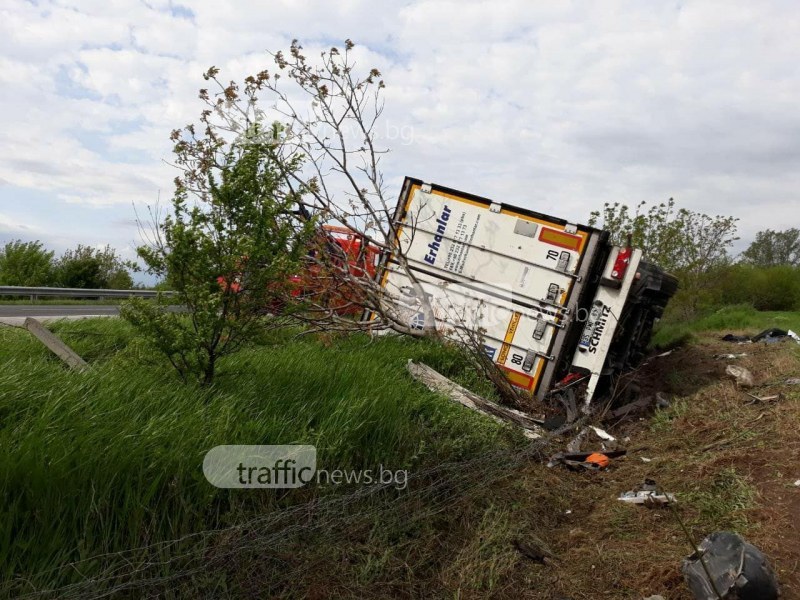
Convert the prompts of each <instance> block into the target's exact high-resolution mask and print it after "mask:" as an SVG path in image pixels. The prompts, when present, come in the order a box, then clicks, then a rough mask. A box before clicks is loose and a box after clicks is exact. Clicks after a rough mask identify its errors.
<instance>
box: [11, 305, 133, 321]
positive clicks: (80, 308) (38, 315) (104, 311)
mask: <svg viewBox="0 0 800 600" xmlns="http://www.w3.org/2000/svg"><path fill="white" fill-rule="evenodd" d="M117 315H119V306H117V305H111V304H96V305H95V304H72V305H64V306H60V305H56V304H5V305H0V323H2V324H5V325H16V326H21V325H22V324H23V323H24V322H25V319H26V317H33V318H34V319H38V320H39V321H53V320H56V319H87V318H91V317H116V316H117Z"/></svg>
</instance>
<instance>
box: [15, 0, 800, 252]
mask: <svg viewBox="0 0 800 600" xmlns="http://www.w3.org/2000/svg"><path fill="white" fill-rule="evenodd" d="M3 6H4V7H3V8H0V85H2V86H3V88H4V89H5V90H12V91H11V93H5V94H3V96H2V97H1V98H0V110H1V111H2V115H3V117H2V118H3V127H2V128H0V182H4V185H13V186H17V187H20V188H27V189H33V190H39V191H44V192H46V193H48V194H52V195H53V197H54V198H60V199H61V200H62V201H63V202H70V203H73V206H80V205H96V206H97V205H107V204H110V205H115V204H116V205H118V206H119V208H118V216H120V217H121V218H124V217H128V216H130V210H131V209H130V204H131V203H132V202H143V201H144V202H152V201H153V200H154V199H155V197H156V196H157V194H158V190H162V193H167V194H168V193H169V191H170V190H171V180H172V177H173V176H174V173H173V172H172V171H171V169H170V168H169V167H168V166H166V165H165V164H164V163H163V161H162V159H164V158H168V157H169V151H170V143H169V140H168V134H169V131H170V129H172V128H174V127H180V126H182V125H184V124H185V123H187V122H188V121H189V120H192V119H194V117H196V115H197V113H198V111H199V110H200V108H201V107H200V105H199V103H198V101H197V99H196V94H197V89H198V88H199V87H202V86H203V85H204V82H203V81H202V78H201V74H202V72H203V71H204V70H205V69H206V68H207V67H208V66H210V65H211V64H214V65H216V66H218V67H220V68H221V69H222V76H223V77H224V78H228V77H230V78H235V79H239V80H240V79H241V78H242V77H243V76H244V75H245V74H247V73H249V72H252V71H254V70H258V69H261V68H264V67H266V68H269V67H271V66H272V63H271V61H270V59H269V57H268V56H267V55H266V54H265V52H264V51H265V50H267V49H273V50H274V49H279V48H282V47H283V48H285V47H286V46H287V45H288V42H289V40H290V39H291V38H293V37H297V38H299V39H301V41H303V42H304V44H305V45H306V47H307V48H308V49H309V54H311V55H313V54H314V52H312V51H311V49H312V48H313V49H317V48H322V47H327V46H328V45H330V44H332V43H341V41H342V40H343V39H344V38H346V37H351V38H353V39H354V40H355V41H356V42H359V43H360V44H361V45H360V46H358V47H357V49H358V52H359V53H360V55H359V62H360V63H361V64H362V65H364V66H372V65H375V66H377V67H379V68H380V69H381V70H382V71H383V72H384V75H385V78H386V81H387V83H388V85H389V87H388V88H387V90H386V92H387V94H386V95H387V110H386V113H385V115H386V127H387V128H388V130H389V131H395V132H400V131H402V132H403V136H402V139H396V140H395V141H394V142H393V144H392V150H393V152H392V154H391V155H390V156H389V157H388V159H387V162H386V165H387V169H388V171H387V176H388V179H389V180H390V181H393V182H395V183H397V182H399V181H400V178H401V176H402V175H405V174H409V175H414V176H418V177H422V178H424V179H427V180H430V181H435V182H438V183H442V184H445V185H449V186H451V187H456V188H462V189H466V190H469V191H472V192H474V193H479V194H483V195H487V196H491V197H494V198H499V199H502V200H503V201H507V202H511V203H518V204H522V205H525V206H528V207H530V208H534V209H537V210H540V211H542V212H548V211H550V212H556V213H558V214H561V215H564V216H567V217H568V218H571V219H574V220H586V218H587V217H588V213H589V212H590V211H591V210H593V209H596V208H598V207H600V206H601V205H602V203H603V202H604V201H623V202H628V203H636V202H638V201H639V200H642V199H646V200H651V201H660V200H663V199H666V198H667V197H670V196H673V197H675V198H676V199H677V201H678V203H679V204H680V205H681V206H687V207H688V208H692V209H695V210H702V211H706V212H712V213H723V214H734V215H736V216H739V217H741V218H742V223H741V229H742V235H743V237H752V235H753V234H754V233H755V231H757V230H758V229H761V228H765V227H773V228H775V227H782V226H786V227H788V226H792V225H794V226H797V225H800V209H798V208H797V207H798V206H800V202H798V200H799V198H798V195H800V191H798V190H799V189H800V187H799V186H798V183H800V181H798V179H800V175H798V173H800V169H799V168H798V167H800V113H798V111H797V109H796V106H797V102H798V98H800V77H798V72H797V67H796V64H795V62H796V60H795V58H796V56H797V55H798V51H800V20H798V19H797V17H796V14H797V13H796V8H795V5H794V4H793V3H791V2H762V3H751V2H745V1H743V0H742V1H739V2H730V1H725V2H705V1H704V2H699V1H694V2H680V3H675V2H651V3H639V2H625V1H612V2H603V3H577V2H575V3H570V2H548V1H544V0H541V1H538V2H528V1H523V0H505V1H498V2H495V3H493V4H492V5H491V6H489V5H487V4H486V3H484V2H469V1H463V0H462V1H455V0H421V1H416V2H404V3H395V2H388V1H378V2H367V1H366V0H347V1H343V2H339V3H312V2H306V1H291V2H290V1H288V0H284V1H276V2H271V3H269V5H263V6H261V7H259V6H258V5H253V4H252V3H250V4H246V3H221V2H217V1H214V2H212V1H210V0H197V1H195V2H192V3H186V5H185V7H181V6H178V5H176V4H175V3H172V2H170V1H168V0H159V1H158V2H148V3H144V2H138V1H133V0H114V1H107V0H81V1H80V2H78V1H69V0H53V1H51V2H42V3H39V4H38V5H34V4H32V3H27V2H21V1H12V2H11V3H9V2H8V1H7V2H6V3H5V4H4V5H3ZM190 13H191V14H190ZM409 141H410V142H411V143H407V142H409ZM0 190H2V187H1V186H0ZM74 203H78V204H74ZM32 210H33V209H32ZM777 215H780V219H779V220H778V221H777V222H776V216H777ZM35 217H36V215H35V214H32V217H31V218H32V220H34V219H35ZM129 241H130V240H128V239H125V240H123V242H122V243H125V244H127V243H128V242H129ZM92 243H94V242H92Z"/></svg>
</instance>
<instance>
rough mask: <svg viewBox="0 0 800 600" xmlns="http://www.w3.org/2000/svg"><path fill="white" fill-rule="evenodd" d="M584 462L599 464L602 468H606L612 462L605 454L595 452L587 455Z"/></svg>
mask: <svg viewBox="0 0 800 600" xmlns="http://www.w3.org/2000/svg"><path fill="white" fill-rule="evenodd" d="M584 462H587V463H591V464H593V465H597V466H598V467H599V468H601V469H605V468H606V467H607V466H608V465H609V464H610V463H611V459H610V458H608V457H607V456H606V455H605V454H600V453H599V452H594V453H592V454H590V455H589V456H587V457H586V460H585V461H584Z"/></svg>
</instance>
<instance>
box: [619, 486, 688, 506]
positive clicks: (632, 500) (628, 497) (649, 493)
mask: <svg viewBox="0 0 800 600" xmlns="http://www.w3.org/2000/svg"><path fill="white" fill-rule="evenodd" d="M617 500H619V501H620V502H625V503H626V504H644V505H646V506H659V505H662V504H669V503H670V502H677V500H676V499H675V494H669V493H666V494H659V493H656V492H655V491H653V490H639V491H638V492H625V493H624V494H621V495H620V496H619V498H617Z"/></svg>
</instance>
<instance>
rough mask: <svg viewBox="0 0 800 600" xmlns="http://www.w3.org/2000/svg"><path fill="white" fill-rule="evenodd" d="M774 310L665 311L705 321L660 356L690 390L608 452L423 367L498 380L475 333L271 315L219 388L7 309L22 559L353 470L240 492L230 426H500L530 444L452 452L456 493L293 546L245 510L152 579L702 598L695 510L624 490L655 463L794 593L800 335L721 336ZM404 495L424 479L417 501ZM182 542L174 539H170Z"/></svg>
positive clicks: (120, 542)
mask: <svg viewBox="0 0 800 600" xmlns="http://www.w3.org/2000/svg"><path fill="white" fill-rule="evenodd" d="M767 327H781V328H784V329H794V330H795V331H797V329H798V328H800V314H799V313H773V314H765V313H755V312H754V311H748V310H746V309H742V308H738V307H734V308H731V309H726V310H724V311H721V312H718V313H716V315H712V316H710V317H706V318H705V319H703V320H701V321H699V322H697V323H692V324H684V325H681V326H669V325H665V326H664V327H663V328H662V330H661V331H660V332H659V333H658V335H657V338H656V339H657V340H658V339H661V340H662V341H664V340H670V338H671V339H672V341H674V340H675V339H678V338H679V337H681V336H683V337H687V336H686V334H687V333H688V334H690V335H691V337H692V339H693V342H692V343H691V344H688V345H686V346H685V347H683V348H681V349H679V350H677V351H676V352H674V353H673V354H672V355H670V356H669V357H667V358H665V359H658V360H656V361H653V362H652V363H651V366H650V367H649V369H650V370H645V371H644V372H643V373H642V377H643V378H644V380H645V381H647V382H648V384H650V385H655V386H659V387H660V389H662V390H663V391H666V392H667V393H669V394H671V395H673V397H674V401H673V404H672V407H671V408H669V409H668V410H666V411H660V412H658V413H657V414H656V415H655V418H654V419H653V420H651V421H637V422H634V423H628V424H620V425H618V426H617V427H616V430H615V432H616V434H617V435H618V436H620V437H622V436H624V435H628V436H630V438H631V440H630V442H629V443H628V444H627V447H628V448H629V456H628V457H627V458H625V459H623V460H618V461H615V462H614V464H613V465H612V467H611V469H610V470H608V471H607V472H604V473H597V474H585V473H584V474H577V473H570V472H567V471H564V470H561V469H547V468H545V467H544V466H543V465H542V464H541V463H540V462H539V461H538V460H533V461H527V462H525V463H523V464H522V465H520V464H519V463H517V462H514V461H513V460H512V459H510V458H508V457H511V456H513V454H514V453H515V452H516V450H515V448H517V447H518V446H517V443H518V438H516V437H515V436H512V435H510V434H509V433H508V432H507V431H505V430H502V429H501V428H498V427H497V426H496V425H494V424H493V423H491V422H489V421H487V420H485V419H483V418H482V417H480V416H478V415H475V414H472V413H470V412H469V411H466V410H462V409H460V408H459V407H455V406H451V405H450V404H448V403H447V401H444V400H442V399H440V398H438V397H436V396H434V395H433V394H429V393H428V392H426V391H425V390H424V389H423V388H421V387H420V386H419V385H417V384H415V383H414V382H412V381H411V380H410V379H409V378H408V377H407V376H406V374H405V372H404V364H405V361H406V360H407V359H408V358H415V359H420V360H423V361H425V362H427V363H428V364H430V365H431V366H434V367H435V368H437V369H439V370H440V371H442V372H444V373H446V374H448V375H450V376H452V377H454V378H456V379H459V380H460V381H461V382H462V383H464V384H465V385H467V386H468V387H472V388H473V389H476V390H477V391H485V387H484V386H485V384H484V383H483V382H482V381H480V379H479V377H478V376H477V375H476V374H475V373H473V372H471V371H469V369H467V368H466V366H465V363H464V362H463V360H462V359H461V358H460V357H459V356H458V354H457V353H455V352H452V351H450V350H447V349H443V348H441V347H438V346H435V345H433V344H430V343H425V342H415V341H411V340H403V339H383V340H378V341H375V342H369V341H368V340H367V339H365V338H360V337H358V338H353V339H349V340H333V341H321V340H318V339H311V338H309V339H299V340H297V339H289V338H284V339H279V338H273V339H267V340H264V341H263V344H262V345H261V346H258V347H254V348H251V349H248V350H246V351H245V352H243V353H242V354H241V355H239V356H237V357H234V358H231V359H229V360H228V361H227V362H226V363H225V364H224V365H223V368H222V376H221V378H220V379H219V381H218V384H217V385H216V387H215V389H214V390H212V391H205V390H200V389H198V388H196V387H192V386H189V387H185V386H182V385H180V384H178V383H177V381H176V380H175V378H174V377H173V375H172V374H171V373H170V372H169V371H168V370H166V369H165V368H164V367H163V365H162V364H161V363H160V361H158V360H157V359H156V358H155V357H152V356H150V355H148V353H147V352H146V350H145V349H143V348H142V347H141V346H140V345H139V343H138V341H137V340H136V339H135V338H133V337H132V334H131V332H130V330H128V329H127V327H126V326H125V325H124V324H123V323H121V322H119V321H110V320H91V321H82V322H71V323H62V324H58V325H55V326H54V328H55V329H56V330H57V332H58V333H59V335H61V336H62V337H63V338H64V339H65V341H67V342H69V343H70V344H71V345H72V346H73V347H74V348H75V349H76V350H77V351H78V352H79V353H80V354H81V355H82V356H84V357H85V358H87V360H88V361H89V362H90V363H91V364H92V365H93V369H92V371H91V372H90V373H86V374H80V375H79V374H74V373H69V372H68V371H66V370H65V369H64V368H63V367H62V365H61V364H60V363H58V362H57V360H56V359H54V358H51V357H50V356H48V354H47V352H46V350H44V348H42V347H41V346H39V345H38V344H37V343H34V342H33V341H32V340H31V339H30V338H29V337H27V335H26V334H25V333H24V332H22V331H19V330H9V329H0V364H2V370H0V418H2V421H0V426H1V427H2V429H0V443H2V447H3V448H5V449H6V452H5V454H4V458H3V459H2V460H1V461H0V481H2V482H3V491H2V492H3V509H2V510H3V513H2V521H0V531H1V532H2V534H3V535H2V538H1V539H0V556H1V557H2V565H3V569H4V576H5V577H6V578H7V577H9V575H10V574H11V573H12V572H13V573H15V574H16V575H17V576H18V577H19V576H23V577H25V578H30V579H32V583H31V584H24V585H23V584H16V587H15V588H14V589H15V590H16V591H26V590H33V589H36V588H40V587H42V586H44V587H49V586H52V585H59V584H64V583H66V582H68V581H80V580H81V578H82V575H81V573H83V574H85V575H89V576H91V575H92V574H93V569H100V566H99V563H97V564H95V563H93V562H92V561H89V562H87V563H81V565H79V568H80V569H71V568H63V565H66V564H68V563H69V562H72V561H74V560H76V559H81V558H87V557H91V556H95V555H97V554H99V553H102V552H106V551H116V550H121V549H125V548H130V547H135V546H138V545H142V544H146V543H152V542H154V541H158V540H161V539H172V538H175V537H179V536H180V535H183V534H186V533H188V532H192V531H199V530H204V529H209V528H212V527H226V526H228V525H232V524H236V523H240V522H241V521H242V520H246V519H249V518H251V517H252V516H253V515H259V514H265V513H268V512H269V511H272V510H275V509H276V508H281V507H285V506H287V505H291V504H297V503H298V502H304V501H306V500H309V499H311V498H313V497H314V496H316V495H318V494H319V493H322V494H325V493H330V490H327V491H325V490H323V491H320V490H317V489H313V490H312V489H306V490H303V491H301V492H299V493H298V494H290V495H289V496H286V497H279V496H277V495H275V494H272V493H261V492H252V491H232V492H221V491H219V490H216V489H214V488H211V487H210V486H208V485H207V484H206V482H205V481H204V480H203V479H202V474H201V473H200V470H199V464H200V461H201V460H202V456H203V454H204V452H205V451H206V450H207V449H208V448H210V447H212V446H214V445H216V444H220V443H245V444H257V443H313V444H316V445H317V446H318V448H319V450H320V455H321V457H320V462H321V464H322V465H323V466H328V467H334V466H335V467H342V468H348V467H354V468H362V467H369V466H375V465H379V464H383V465H385V466H387V467H389V468H392V469H399V468H408V469H410V470H411V472H412V473H414V472H419V471H424V470H425V469H428V468H430V467H432V466H434V465H437V464H441V463H448V462H450V461H456V462H458V461H475V460H476V457H480V456H483V455H486V454H487V452H488V451H489V450H490V449H496V448H497V447H500V448H504V449H506V454H504V455H501V457H500V458H501V459H502V460H498V461H497V463H494V464H492V463H488V464H485V463H483V462H482V463H480V466H481V468H482V469H483V470H482V471H480V472H474V470H473V471H471V472H468V473H465V472H462V471H453V472H448V473H446V474H444V475H441V476H437V481H438V482H439V483H440V487H438V488H436V495H433V494H428V495H425V494H423V493H419V490H414V489H413V486H412V489H410V490H409V491H407V492H402V493H398V494H390V496H389V497H388V498H385V497H384V498H381V499H380V502H381V503H384V505H382V506H381V507H378V503H379V500H378V499H372V500H370V499H368V500H366V501H364V502H354V503H353V504H352V505H348V507H347V510H346V511H343V512H346V513H347V516H348V517H350V520H348V521H346V522H345V521H343V522H342V523H341V524H339V525H337V518H332V519H331V522H330V523H327V522H326V521H325V519H321V521H322V523H321V525H322V528H321V529H315V530H313V531H308V532H305V531H303V532H300V533H299V534H294V535H296V536H297V537H296V538H295V537H292V535H293V534H289V535H287V536H286V538H287V540H288V541H287V545H286V547H284V548H282V549H278V550H273V549H272V548H271V547H270V546H269V545H258V544H255V545H253V543H252V542H253V538H252V537H248V536H247V535H245V534H244V533H242V532H237V533H236V536H239V537H235V536H234V535H233V534H231V536H233V539H234V542H235V543H234V544H233V547H234V548H236V549H241V550H240V551H239V550H237V554H235V555H234V557H233V558H232V559H231V561H230V564H227V563H224V564H223V567H222V568H220V566H219V563H218V562H215V563H214V569H212V570H211V571H210V572H209V573H202V572H201V573H199V574H198V573H196V572H195V573H189V572H187V573H188V575H187V576H186V577H183V578H179V579H176V580H174V581H173V580H167V581H161V582H158V581H157V582H155V583H152V582H151V583H150V584H148V585H150V586H151V587H150V588H147V590H148V591H151V592H152V591H157V592H162V593H164V591H165V590H173V593H175V594H177V593H180V592H183V593H187V594H194V595H198V594H199V595H209V594H210V595H214V596H217V597H226V596H229V597H241V596H243V595H248V594H250V595H252V594H261V595H265V594H266V595H270V594H289V595H293V596H295V597H325V596H326V595H330V594H333V595H340V596H343V597H389V596H396V595H398V594H400V595H413V594H416V595H426V596H435V597H450V598H452V597H461V598H469V597H475V598H478V597H486V596H487V595H494V596H496V597H530V598H550V597H555V596H554V594H555V595H556V596H557V595H558V594H562V595H565V596H568V597H571V598H576V599H577V598H597V597H613V598H641V597H644V596H647V595H650V594H655V593H661V594H664V595H665V597H667V598H669V599H670V600H673V599H675V598H683V597H686V592H685V588H684V587H683V583H682V581H681V577H680V572H679V565H680V560H681V558H682V557H683V556H684V555H685V554H686V553H687V542H686V541H685V540H684V539H683V537H682V532H681V529H680V527H679V525H678V524H677V522H676V521H675V519H674V518H672V516H671V515H670V514H669V513H668V512H665V511H649V510H647V509H639V508H635V507H628V506H625V505H622V504H620V503H618V502H616V500H615V498H616V496H617V495H618V494H619V493H620V492H623V491H625V490H627V489H631V488H633V487H634V486H636V485H637V484H638V483H640V482H641V481H642V479H643V478H644V477H653V478H655V479H656V480H657V481H658V482H659V484H660V485H662V486H663V487H664V489H668V490H670V491H673V492H675V493H677V494H678V498H679V503H680V504H679V510H680V514H681V515H682V518H683V519H684V520H685V521H686V523H687V525H688V526H689V528H690V530H691V532H692V535H693V536H695V538H696V539H699V538H701V537H703V536H704V535H706V534H708V533H710V532H711V531H714V530H717V529H723V528H725V529H733V530H737V531H741V532H742V533H744V534H746V535H748V536H749V537H750V538H751V539H752V540H753V541H754V542H756V543H757V544H759V545H760V546H761V547H762V548H763V549H764V550H765V551H766V552H767V553H768V555H769V556H770V557H771V558H772V560H773V562H774V564H775V566H776V567H777V570H778V573H779V576H780V577H781V579H782V580H783V581H784V585H785V590H784V591H785V592H786V591H787V589H786V585H787V583H788V590H789V592H790V593H791V591H792V590H793V591H794V592H795V593H800V587H798V585H800V581H798V577H800V575H798V573H797V571H796V569H794V567H793V565H795V564H796V563H797V561H798V560H800V548H798V545H797V542H796V539H800V535H796V534H797V533H798V532H797V526H798V524H797V523H796V519H795V516H794V515H796V511H797V510H798V509H800V504H798V502H796V501H793V500H792V498H793V496H791V494H792V493H793V492H794V490H793V489H792V488H791V482H792V481H793V480H794V479H796V478H797V477H798V475H797V473H796V456H797V452H798V445H797V444H798V442H797V435H796V422H797V419H798V418H800V394H798V389H797V388H792V387H786V386H781V381H782V380H783V379H784V378H785V377H789V376H794V377H797V376H800V351H798V347H796V346H795V345H794V344H781V345H779V346H762V345H752V346H748V347H746V348H745V349H744V350H742V347H738V346H731V345H730V344H724V343H721V342H718V341H714V340H713V338H714V337H718V333H717V332H720V333H727V332H728V331H737V332H738V331H743V330H744V331H747V332H749V333H756V332H758V331H760V330H762V329H765V328H767ZM708 332H713V333H711V334H709V333H708ZM741 351H746V352H747V353H748V357H746V358H744V359H742V360H741V364H742V365H744V366H747V367H748V368H750V369H751V370H752V371H753V372H754V374H755V375H756V378H757V383H758V384H759V385H762V386H763V387H762V388H760V389H758V390H756V393H757V394H759V395H767V394H773V393H778V392H780V393H781V394H782V398H781V400H780V401H779V402H774V403H769V404H759V403H754V404H747V403H746V402H747V397H745V396H743V395H742V394H741V393H740V392H739V391H737V390H736V388H735V387H734V385H733V384H732V383H731V382H730V381H729V380H728V379H727V378H725V376H724V367H725V362H724V361H715V360H713V359H712V358H711V356H712V355H713V354H715V353H718V352H741ZM562 447H563V442H559V443H557V444H556V445H555V448H554V449H555V450H558V449H562ZM641 457H645V458H649V459H651V462H649V463H645V462H643V461H641V460H640V458H641ZM503 461H507V463H506V462H503ZM470 464H473V463H470V462H467V465H470ZM511 467H513V468H511ZM429 483H430V482H429V481H428V482H426V485H427V484H429ZM415 494H417V495H415ZM398 499H400V500H403V499H406V500H405V503H404V504H398V505H397V506H399V508H393V506H394V504H392V502H395V503H397V502H398ZM339 516H342V517H343V516H345V515H344V514H342V515H339ZM309 518H310V516H309V515H305V513H304V514H303V516H302V517H298V519H300V520H302V521H303V522H306V521H307V519H309ZM326 518H329V516H328V517H326ZM269 533H274V532H270V531H269V530H266V531H262V532H257V533H256V535H261V536H263V535H267V534H269ZM520 540H522V541H523V542H527V543H529V544H530V543H535V545H541V546H544V547H547V548H548V549H549V550H550V551H552V552H553V553H554V554H555V555H557V557H558V558H557V559H552V560H550V559H548V560H546V561H545V564H540V563H539V562H535V561H531V560H529V559H527V558H525V557H524V556H523V555H522V554H521V553H520V552H519V550H518V549H517V548H518V543H516V542H519V541H520ZM792 540H795V541H792ZM248 544H249V545H248ZM182 550H183V547H182ZM171 551H172V549H171V548H166V549H164V550H163V551H162V555H163V556H162V558H163V557H164V556H166V557H167V558H171V557H170V552H171ZM204 552H205V553H204V554H201V555H199V556H198V557H195V559H193V563H194V564H196V563H199V567H200V569H202V567H203V563H204V560H206V559H205V558H204V556H205V557H207V556H210V550H209V549H205V550H204ZM59 566H61V567H62V568H55V570H53V568H54V567H59ZM177 568H178V566H176V567H175V570H177ZM180 568H182V569H186V564H184V563H181V564H180ZM78 570H80V573H79V572H78ZM169 570H170V567H169V566H167V567H165V568H159V571H158V574H159V575H160V576H162V577H163V576H165V574H167V573H168V572H169ZM123 571H124V569H123ZM143 589H144V588H135V593H134V595H135V596H140V595H143ZM138 592H142V594H140V593H138ZM60 595H61V594H60ZM64 595H66V594H64ZM166 595H167V597H169V594H166ZM789 597H791V596H789Z"/></svg>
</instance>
